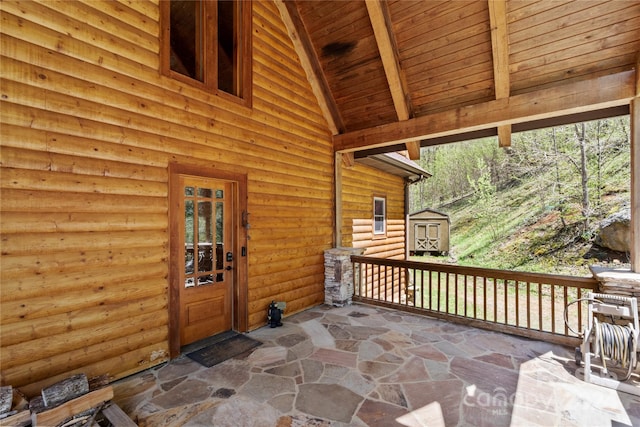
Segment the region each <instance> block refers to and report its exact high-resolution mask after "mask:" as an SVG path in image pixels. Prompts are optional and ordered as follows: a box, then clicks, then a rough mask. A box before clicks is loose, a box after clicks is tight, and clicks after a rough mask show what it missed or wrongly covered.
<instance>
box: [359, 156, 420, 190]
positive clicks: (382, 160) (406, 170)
mask: <svg viewBox="0 0 640 427" xmlns="http://www.w3.org/2000/svg"><path fill="white" fill-rule="evenodd" d="M355 160H356V162H358V163H360V164H363V165H367V166H370V167H373V168H376V169H379V170H381V171H384V172H387V173H390V174H392V175H396V176H400V177H402V178H404V179H405V180H406V181H408V182H411V183H413V182H417V181H420V180H422V179H425V178H429V177H430V176H431V174H430V173H429V172H427V171H426V170H424V169H422V168H421V167H420V165H418V164H417V163H416V162H414V161H412V160H410V159H408V158H406V157H405V156H403V155H402V154H399V153H381V154H373V155H370V156H358V155H357V153H356V159H355Z"/></svg>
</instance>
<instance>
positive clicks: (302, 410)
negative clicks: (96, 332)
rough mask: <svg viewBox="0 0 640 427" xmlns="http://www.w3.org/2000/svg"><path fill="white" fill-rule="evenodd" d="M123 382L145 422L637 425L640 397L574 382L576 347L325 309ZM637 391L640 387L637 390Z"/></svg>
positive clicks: (382, 313) (270, 426)
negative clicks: (219, 355) (229, 350)
mask: <svg viewBox="0 0 640 427" xmlns="http://www.w3.org/2000/svg"><path fill="white" fill-rule="evenodd" d="M248 335H249V336H250V337H252V338H255V339H257V340H260V341H262V342H263V344H262V345H261V346H260V347H258V348H257V349H255V350H253V351H252V352H251V353H250V354H244V355H242V356H239V357H237V358H234V359H231V360H227V361H225V362H223V363H221V364H219V365H216V366H214V367H211V368H206V367H203V366H201V365H199V364H197V363H196V362H194V361H192V360H191V359H189V358H188V357H186V356H182V357H180V358H178V359H175V360H173V361H171V362H170V363H168V364H165V365H163V366H161V367H157V368H154V369H151V370H148V371H145V372H142V373H139V374H137V375H135V376H132V377H129V378H126V379H123V380H120V381H118V382H116V383H115V384H114V392H115V398H114V400H115V401H116V403H118V404H119V405H120V407H121V408H122V409H123V410H124V411H125V412H126V413H127V414H129V416H130V417H131V418H132V419H133V420H134V421H136V422H137V423H138V424H139V425H140V426H233V427H238V426H247V427H249V426H255V427H258V426H264V427H276V426H277V427H285V426H356V427H358V426H509V425H511V426H552V425H556V426H632V425H634V426H640V398H639V397H637V396H633V395H631V394H627V393H623V392H616V391H615V390H611V389H608V388H605V387H600V386H597V385H593V384H587V383H584V382H583V381H581V380H579V379H577V378H576V377H575V376H574V371H575V369H576V366H575V362H574V352H573V349H569V348H565V347H561V346H557V345H552V344H548V343H543V342H539V341H533V340H527V339H524V338H518V337H513V336H509V335H505V334H500V333H496V332H488V331H484V330H481V329H476V328H471V327H465V326H459V325H455V324H451V323H447V322H444V321H441V320H436V319H432V318H427V317H423V316H417V315H412V314H407V313H403V312H399V311H394V310H389V309H384V308H378V307H372V306H368V305H360V304H356V305H351V306H347V307H343V308H331V307H328V306H320V307H316V308H313V309H310V310H307V311H305V312H302V313H299V314H296V315H293V316H291V317H288V318H285V319H284V325H283V326H282V327H279V328H274V329H272V328H268V327H264V328H261V329H259V330H256V331H253V332H250V333H249V334H248ZM638 386H639V387H640V385H638Z"/></svg>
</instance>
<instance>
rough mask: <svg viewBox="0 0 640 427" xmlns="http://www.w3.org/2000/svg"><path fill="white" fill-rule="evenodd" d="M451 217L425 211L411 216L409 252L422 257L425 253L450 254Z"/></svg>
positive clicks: (429, 210)
mask: <svg viewBox="0 0 640 427" xmlns="http://www.w3.org/2000/svg"><path fill="white" fill-rule="evenodd" d="M450 224H451V220H450V219H449V215H447V214H445V213H442V212H438V211H434V210H433V209H423V210H421V211H419V212H414V213H412V214H411V215H409V252H410V253H411V254H412V255H414V254H415V255H422V254H424V253H425V252H438V253H441V254H444V253H447V252H449V226H450Z"/></svg>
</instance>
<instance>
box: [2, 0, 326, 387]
mask: <svg viewBox="0 0 640 427" xmlns="http://www.w3.org/2000/svg"><path fill="white" fill-rule="evenodd" d="M1 14H2V15H1V16H2V25H1V27H0V31H1V32H2V39H1V43H2V50H1V58H0V63H1V67H2V79H1V95H2V100H1V102H2V105H1V108H2V117H1V124H2V126H0V132H1V133H0V137H1V144H2V150H1V154H0V155H1V167H2V170H1V172H2V173H1V178H0V189H1V191H2V198H1V201H0V209H1V211H0V212H1V214H2V218H1V222H0V224H1V229H0V232H1V234H2V271H1V276H0V279H1V287H0V290H1V304H0V319H1V332H0V333H1V339H0V341H1V344H0V345H1V348H0V356H1V359H2V384H3V385H4V384H11V385H13V386H15V387H21V388H23V389H24V390H25V391H26V392H27V393H30V394H34V393H37V391H38V390H39V389H40V388H41V387H42V386H43V385H46V384H48V383H51V382H53V381H55V380H59V379H61V378H64V377H66V376H68V375H70V374H72V373H76V372H84V373H86V374H87V375H88V376H93V375H99V374H105V373H107V374H109V375H111V376H112V378H114V379H115V378H119V377H123V376H126V375H128V374H131V373H133V372H136V371H140V370H143V369H145V368H148V367H150V366H153V365H155V364H158V363H161V362H163V361H165V360H166V359H167V357H168V353H167V351H168V341H167V340H168V306H167V305H168V297H167V288H168V256H169V248H168V239H169V227H170V224H169V223H168V199H167V198H168V165H169V163H170V162H179V163H184V164H198V165H200V166H207V167H210V168H212V169H217V170H223V171H229V172H233V173H237V174H246V175H247V177H248V210H249V213H250V216H249V221H250V223H251V229H250V230H249V235H250V240H249V242H248V266H249V271H248V276H249V279H248V282H249V283H248V287H249V289H248V299H249V307H248V317H249V318H248V324H249V328H250V329H254V328H257V327H259V326H261V325H263V324H264V323H265V322H266V308H267V306H268V303H269V301H271V300H272V299H277V300H282V301H286V302H287V314H291V313H294V312H297V311H300V310H303V309H305V308H307V307H310V306H313V305H317V304H320V303H322V301H323V298H324V296H323V251H324V250H325V249H328V248H330V247H331V246H332V243H333V242H332V231H333V228H332V225H333V216H332V209H333V202H332V199H333V189H332V185H333V154H332V147H331V138H330V134H329V131H328V130H327V126H326V123H325V121H324V119H323V118H322V115H321V112H320V110H319V108H318V106H317V102H316V100H315V98H314V96H313V93H312V91H311V88H310V86H309V84H308V81H307V79H306V76H305V74H304V71H303V69H302V68H301V66H300V63H299V60H298V58H297V56H296V53H295V51H294V49H293V46H292V44H291V41H290V39H289V37H288V35H287V32H286V30H285V28H284V25H283V24H282V22H281V19H280V16H279V13H278V11H277V9H276V7H275V6H274V4H273V3H272V2H269V1H255V2H253V42H252V43H253V106H252V108H246V107H242V106H240V105H238V104H236V103H233V102H228V101H226V100H224V99H219V98H218V97H216V96H214V95H212V94H208V93H205V92H202V91H200V90H197V89H195V88H192V87H190V86H188V85H184V84H182V83H179V82H177V81H175V80H171V79H169V78H166V77H164V76H162V75H161V74H160V73H159V67H160V61H159V52H160V47H159V38H158V35H159V21H158V20H159V9H158V2H157V1H153V0H152V1H143V0H140V1H134V2H95V1H87V2H66V1H65V2H36V1H31V2H20V3H18V2H13V1H5V2H2V7H1ZM36 349H37V350H36Z"/></svg>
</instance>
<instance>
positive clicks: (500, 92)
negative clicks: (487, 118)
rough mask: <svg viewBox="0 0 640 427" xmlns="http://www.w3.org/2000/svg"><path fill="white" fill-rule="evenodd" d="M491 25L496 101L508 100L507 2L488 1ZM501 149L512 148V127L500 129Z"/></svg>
mask: <svg viewBox="0 0 640 427" xmlns="http://www.w3.org/2000/svg"><path fill="white" fill-rule="evenodd" d="M488 4H489V25H490V27H491V52H492V55H493V79H494V85H495V91H496V99H502V98H508V97H509V94H510V88H511V84H510V81H509V37H508V35H507V2H506V0H488ZM498 144H499V145H500V147H510V146H511V125H502V126H499V127H498Z"/></svg>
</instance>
